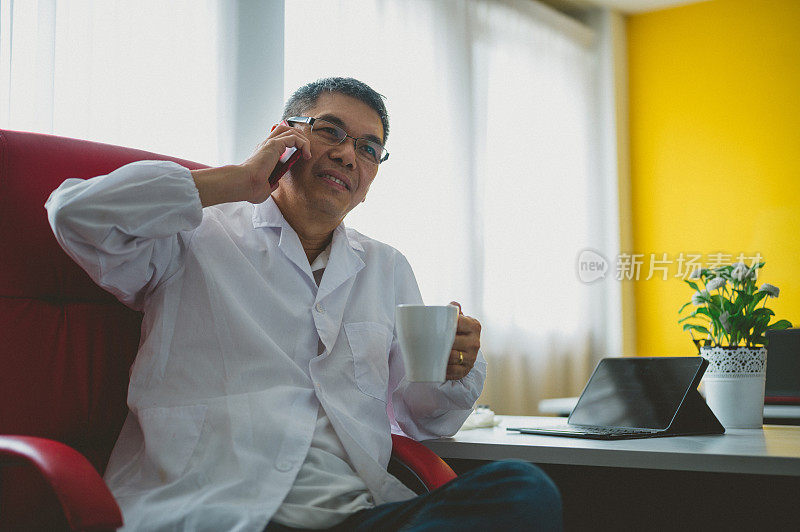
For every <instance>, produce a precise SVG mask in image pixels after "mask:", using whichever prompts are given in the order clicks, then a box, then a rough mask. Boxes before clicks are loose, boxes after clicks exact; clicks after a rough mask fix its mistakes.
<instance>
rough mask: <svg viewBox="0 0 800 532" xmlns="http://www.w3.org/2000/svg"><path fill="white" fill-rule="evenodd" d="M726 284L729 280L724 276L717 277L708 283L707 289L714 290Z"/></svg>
mask: <svg viewBox="0 0 800 532" xmlns="http://www.w3.org/2000/svg"><path fill="white" fill-rule="evenodd" d="M726 284H728V281H726V280H725V279H723V278H722V277H716V278H714V279H711V280H710V281H708V282H707V283H706V290H708V291H709V292H711V291H712V290H716V289H718V288H724V287H725V285H726Z"/></svg>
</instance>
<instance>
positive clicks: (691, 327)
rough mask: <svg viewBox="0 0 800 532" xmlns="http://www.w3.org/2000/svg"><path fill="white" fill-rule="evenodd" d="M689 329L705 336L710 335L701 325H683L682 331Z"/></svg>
mask: <svg viewBox="0 0 800 532" xmlns="http://www.w3.org/2000/svg"><path fill="white" fill-rule="evenodd" d="M689 329H692V330H695V331H697V332H701V333H703V334H706V335H708V334H711V333H710V332H708V329H706V328H705V327H703V326H702V325H692V324H691V323H686V324H684V326H683V330H684V331H688V330H689Z"/></svg>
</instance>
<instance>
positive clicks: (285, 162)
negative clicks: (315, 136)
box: [269, 148, 302, 188]
mask: <svg viewBox="0 0 800 532" xmlns="http://www.w3.org/2000/svg"><path fill="white" fill-rule="evenodd" d="M301 154H302V152H301V151H300V150H298V149H297V148H286V149H285V150H284V152H283V155H281V158H280V159H278V164H276V165H275V169H274V170H272V173H271V174H270V175H269V186H270V188H275V185H276V184H277V183H278V180H279V179H280V178H281V177H283V174H285V173H286V172H288V171H289V168H291V167H292V165H293V164H294V163H296V162H297V160H298V159H299V158H300V155H301Z"/></svg>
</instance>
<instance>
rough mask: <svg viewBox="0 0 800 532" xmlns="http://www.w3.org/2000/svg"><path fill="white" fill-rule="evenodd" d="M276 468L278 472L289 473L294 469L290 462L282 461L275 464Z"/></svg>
mask: <svg viewBox="0 0 800 532" xmlns="http://www.w3.org/2000/svg"><path fill="white" fill-rule="evenodd" d="M275 468H276V469H277V470H278V471H289V470H290V469H291V468H292V462H291V461H289V460H281V461H280V462H278V463H277V464H275Z"/></svg>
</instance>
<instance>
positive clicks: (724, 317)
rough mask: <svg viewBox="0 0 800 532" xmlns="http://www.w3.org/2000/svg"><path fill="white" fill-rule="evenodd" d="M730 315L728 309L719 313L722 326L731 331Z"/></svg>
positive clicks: (726, 330)
mask: <svg viewBox="0 0 800 532" xmlns="http://www.w3.org/2000/svg"><path fill="white" fill-rule="evenodd" d="M730 317H731V315H730V314H728V311H727V310H726V311H725V312H723V313H722V314H720V315H719V322H720V323H721V324H722V328H723V329H725V332H731V324H730V322H729V321H728V318H730Z"/></svg>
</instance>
